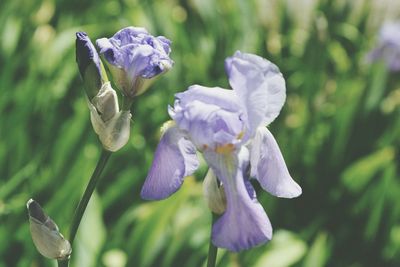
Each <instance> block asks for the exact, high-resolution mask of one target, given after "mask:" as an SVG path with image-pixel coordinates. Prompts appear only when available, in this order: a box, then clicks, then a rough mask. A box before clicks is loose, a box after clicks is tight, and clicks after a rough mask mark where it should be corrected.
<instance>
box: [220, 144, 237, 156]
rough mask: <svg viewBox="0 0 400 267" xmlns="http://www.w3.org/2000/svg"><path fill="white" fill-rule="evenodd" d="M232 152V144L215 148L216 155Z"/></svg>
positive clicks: (233, 147) (233, 148)
mask: <svg viewBox="0 0 400 267" xmlns="http://www.w3.org/2000/svg"><path fill="white" fill-rule="evenodd" d="M233 150H235V146H234V145H233V144H226V145H221V146H217V147H216V148H215V152H217V153H218V154H231V153H232V152H233Z"/></svg>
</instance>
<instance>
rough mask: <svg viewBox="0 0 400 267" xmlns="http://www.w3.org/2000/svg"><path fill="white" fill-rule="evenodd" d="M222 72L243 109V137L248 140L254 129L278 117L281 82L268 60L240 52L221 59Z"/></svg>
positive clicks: (282, 99) (282, 90)
mask: <svg viewBox="0 0 400 267" xmlns="http://www.w3.org/2000/svg"><path fill="white" fill-rule="evenodd" d="M225 69H226V72H227V75H228V77H229V83H230V85H231V86H232V88H233V90H234V91H235V92H236V94H237V95H238V97H239V100H240V101H241V104H242V106H243V107H244V108H245V110H246V113H247V121H248V122H247V123H248V128H249V131H248V133H247V134H246V137H247V138H250V137H251V136H253V134H254V132H255V131H256V129H257V127H258V126H260V125H262V124H263V125H267V124H269V123H271V122H272V121H273V120H274V119H275V118H276V117H277V116H278V115H279V112H280V110H281V109H282V106H283V104H284V102H285V99H286V87H285V80H284V79H283V76H282V73H281V72H280V71H279V69H278V67H277V66H275V65H274V64H273V63H271V62H270V61H268V60H266V59H264V58H262V57H259V56H256V55H252V54H246V53H241V52H240V51H237V52H236V53H235V54H234V55H233V57H229V58H227V59H226V60H225Z"/></svg>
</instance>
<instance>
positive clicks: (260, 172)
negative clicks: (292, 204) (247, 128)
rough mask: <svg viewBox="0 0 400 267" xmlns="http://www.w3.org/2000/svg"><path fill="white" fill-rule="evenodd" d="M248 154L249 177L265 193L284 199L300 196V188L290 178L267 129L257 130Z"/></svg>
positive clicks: (276, 145)
mask: <svg viewBox="0 0 400 267" xmlns="http://www.w3.org/2000/svg"><path fill="white" fill-rule="evenodd" d="M250 153H251V154H250V164H251V172H250V175H251V176H252V177H255V178H256V179H257V180H258V181H259V182H260V184H261V186H262V188H263V189H264V190H265V191H267V192H269V193H271V194H272V195H274V196H277V197H284V198H294V197H298V196H299V195H301V193H302V190H301V187H300V186H299V185H298V184H297V183H296V182H295V181H294V180H293V179H292V177H291V176H290V174H289V171H288V169H287V167H286V164H285V160H284V159H283V156H282V153H281V151H280V149H279V147H278V144H277V143H276V141H275V138H274V137H273V135H272V134H271V132H270V131H269V130H268V129H267V128H265V127H260V128H258V129H257V133H256V136H255V138H254V139H253V141H252V143H251V152H250Z"/></svg>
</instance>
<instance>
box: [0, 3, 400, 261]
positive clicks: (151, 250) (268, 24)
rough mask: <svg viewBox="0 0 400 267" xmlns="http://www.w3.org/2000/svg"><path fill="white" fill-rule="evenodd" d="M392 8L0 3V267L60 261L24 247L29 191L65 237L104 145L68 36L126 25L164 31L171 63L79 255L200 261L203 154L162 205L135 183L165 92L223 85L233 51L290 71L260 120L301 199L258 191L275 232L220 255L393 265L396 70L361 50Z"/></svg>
mask: <svg viewBox="0 0 400 267" xmlns="http://www.w3.org/2000/svg"><path fill="white" fill-rule="evenodd" d="M396 10H397V11H399V10H400V7H399V3H397V4H396V3H395V1H378V0H376V1H368V0H357V1H341V0H337V1H334V0H319V1H318V0H301V1H300V0H297V1H296V0H291V1H290V0H286V1H279V0H274V1H272V0H271V1H270V0H255V1H251V0H247V1H246V0H243V1H240V0H217V1H214V0H188V1H184V0H181V1H179V0H154V1H139V0H136V1H135V0H113V1H106V0H87V1H82V0H30V1H26V0H1V2H0V25H1V26H0V89H1V96H0V112H1V117H0V267H10V266H19V267H26V266H32V267H33V266H55V262H54V261H51V260H47V259H44V258H43V257H42V256H40V255H39V254H38V252H36V250H35V248H34V246H33V243H32V240H31V237H30V234H29V226H28V217H27V214H26V208H25V203H26V201H27V200H28V199H29V198H31V197H33V198H35V199H36V200H37V201H38V202H39V203H41V204H42V206H43V207H44V208H45V210H46V211H47V213H48V214H49V215H50V216H51V217H52V218H53V219H54V220H55V221H56V222H57V224H58V225H59V227H60V229H61V232H62V233H64V234H68V226H69V224H70V221H71V217H72V214H73V211H74V208H75V207H76V205H77V203H78V201H79V198H80V196H81V194H82V192H83V190H84V187H85V186H86V183H87V181H88V178H89V176H90V174H91V172H92V171H93V169H94V167H95V164H96V162H97V159H98V157H99V152H100V144H99V141H98V139H97V136H96V135H95V133H94V131H93V130H92V127H91V124H90V120H89V111H88V108H87V106H86V102H85V98H84V91H83V83H82V81H81V79H80V76H79V72H78V69H77V66H76V63H75V32H76V31H80V30H84V31H86V32H87V33H88V34H89V36H90V37H91V38H92V40H95V39H97V38H100V37H104V36H107V37H110V36H112V35H113V34H114V33H115V32H116V31H117V30H119V29H120V28H123V27H126V26H129V25H135V26H143V27H146V28H147V29H148V30H149V31H150V32H151V33H153V34H155V35H165V36H167V37H168V38H169V39H171V40H172V41H173V45H172V49H173V52H172V54H171V57H172V58H173V59H174V61H175V66H174V68H173V69H172V70H171V71H170V72H169V73H167V74H165V75H163V77H161V78H160V79H159V80H158V81H157V82H156V83H155V84H154V86H152V88H151V89H150V90H148V91H147V92H146V93H145V94H144V95H141V96H140V97H138V98H137V100H136V102H135V103H134V106H133V108H132V112H133V123H132V136H131V139H130V142H129V143H128V145H127V146H125V147H124V148H123V149H122V150H121V151H119V152H117V153H115V155H113V156H112V157H111V160H110V162H109V164H108V166H107V167H106V169H105V172H104V174H103V177H102V179H101V181H100V185H99V187H98V190H97V192H96V194H95V195H94V197H93V199H92V201H91V203H90V205H89V208H88V210H87V214H86V215H87V216H85V218H84V221H83V223H82V224H81V228H80V232H79V233H78V237H77V240H76V242H75V244H74V250H73V257H72V259H73V266H80V267H86V266H88V267H91V266H96V267H97V266H105V267H122V266H129V267H135V266H137V267H150V266H157V267H168V266H188V267H199V266H204V264H205V261H206V257H207V249H208V238H209V231H210V221H211V216H210V213H209V211H208V209H207V207H206V205H205V202H204V200H203V198H202V183H201V181H202V178H203V177H204V175H205V172H206V167H205V165H204V164H203V166H202V168H200V170H199V171H198V172H197V173H196V175H195V177H189V178H187V179H186V181H185V183H184V185H183V187H182V189H181V190H180V191H179V192H178V193H177V194H175V195H174V196H172V197H170V198H169V199H167V200H165V201H160V202H145V201H142V200H141V199H140V197H139V192H140V189H141V185H142V183H143V181H144V179H145V177H146V173H147V170H148V169H149V166H150V164H151V160H152V157H153V152H154V150H155V146H156V144H157V142H158V138H159V127H160V126H161V125H162V123H163V122H164V121H166V120H167V119H168V116H167V112H166V111H167V104H172V103H173V95H174V93H175V92H179V91H183V90H185V89H186V88H187V87H188V86H189V85H191V84H194V83H199V84H202V85H206V86H222V87H227V86H228V82H227V78H226V76H225V73H224V59H225V58H226V57H228V56H231V55H232V54H233V53H234V51H235V50H241V51H245V52H252V53H256V54H258V55H261V56H263V57H266V58H268V59H270V60H271V61H273V62H275V63H276V64H277V65H278V66H279V67H280V69H281V71H282V73H283V74H284V76H285V78H286V82H287V101H286V104H285V106H284V108H283V110H282V112H281V115H280V116H279V117H278V118H277V120H275V122H273V123H272V124H271V126H270V129H271V131H272V133H273V134H274V135H275V137H276V139H277V140H278V143H279V145H280V147H281V149H282V152H283V154H284V157H285V159H286V162H287V165H288V167H289V170H290V172H291V174H292V176H293V177H294V179H295V180H296V181H297V182H298V183H299V184H300V185H301V186H302V188H303V195H302V196H301V197H299V198H297V199H293V200H286V199H278V198H274V197H271V196H269V195H268V194H267V193H266V192H263V191H261V190H260V188H259V187H257V192H258V198H259V200H260V202H262V204H263V206H264V207H265V210H266V211H267V213H268V215H269V217H270V219H271V222H272V224H273V227H274V238H273V241H271V242H270V243H269V244H267V245H263V246H261V247H258V248H255V249H253V250H250V251H246V252H243V253H240V254H233V253H229V252H226V251H225V250H220V251H219V255H218V256H219V257H218V264H219V265H218V266H220V267H222V266H232V267H248V266H255V267H285V266H303V267H314V266H315V267H318V266H351V267H364V266H371V267H377V266H400V204H399V199H400V183H399V182H400V180H399V173H400V170H399V169H400V164H399V143H400V140H399V139H400V138H399V137H400V74H399V73H397V74H396V73H389V72H388V71H387V70H386V68H385V65H384V64H382V63H379V62H377V63H375V64H372V65H371V64H368V63H367V62H366V60H365V57H366V55H367V53H368V51H370V49H372V48H373V47H374V44H375V42H376V40H377V31H378V29H379V27H380V25H381V24H382V22H383V20H388V19H395V18H396V16H399V15H400V12H398V13H397V14H396V13H395V12H396Z"/></svg>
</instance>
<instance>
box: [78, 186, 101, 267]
mask: <svg viewBox="0 0 400 267" xmlns="http://www.w3.org/2000/svg"><path fill="white" fill-rule="evenodd" d="M105 238H106V230H105V226H104V223H103V216H102V209H101V203H100V200H99V197H98V196H97V194H96V193H94V194H93V195H92V198H91V199H90V201H89V204H88V207H87V209H86V211H85V214H84V215H83V218H82V221H81V224H80V226H79V230H78V233H77V237H76V240H75V243H74V244H75V246H74V247H73V249H72V255H71V258H72V259H73V263H74V265H73V266H87V267H94V266H96V263H97V257H98V255H99V253H100V251H101V248H102V247H103V244H104V241H105Z"/></svg>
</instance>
